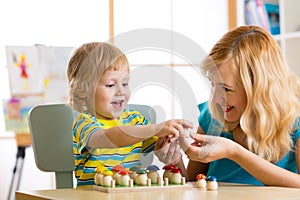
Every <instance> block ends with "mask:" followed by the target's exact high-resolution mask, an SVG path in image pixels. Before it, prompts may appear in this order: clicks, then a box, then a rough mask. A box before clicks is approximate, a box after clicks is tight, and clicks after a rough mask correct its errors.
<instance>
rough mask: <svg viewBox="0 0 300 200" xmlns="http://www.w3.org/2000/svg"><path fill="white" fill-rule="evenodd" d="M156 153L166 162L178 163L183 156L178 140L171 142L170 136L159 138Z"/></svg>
mask: <svg viewBox="0 0 300 200" xmlns="http://www.w3.org/2000/svg"><path fill="white" fill-rule="evenodd" d="M154 153H155V155H156V156H157V157H158V159H159V160H160V161H161V162H163V163H165V164H173V165H176V164H177V163H178V162H179V161H180V160H181V157H182V155H181V152H180V146H179V144H178V140H175V141H173V142H171V141H170V139H169V137H168V136H166V137H163V138H158V140H157V141H156V144H155V151H154Z"/></svg>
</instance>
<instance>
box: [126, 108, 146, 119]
mask: <svg viewBox="0 0 300 200" xmlns="http://www.w3.org/2000/svg"><path fill="white" fill-rule="evenodd" d="M128 116H134V117H143V115H142V114H141V113H140V112H139V111H137V110H134V109H124V111H123V113H122V114H121V118H126V117H128Z"/></svg>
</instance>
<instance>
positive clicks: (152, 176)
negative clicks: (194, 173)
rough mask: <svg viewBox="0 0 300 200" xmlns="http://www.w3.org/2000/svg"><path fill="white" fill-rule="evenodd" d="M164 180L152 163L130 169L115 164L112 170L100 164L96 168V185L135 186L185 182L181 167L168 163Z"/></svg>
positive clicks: (182, 183)
mask: <svg viewBox="0 0 300 200" xmlns="http://www.w3.org/2000/svg"><path fill="white" fill-rule="evenodd" d="M163 169H164V170H165V171H164V173H163V181H162V178H161V177H160V175H159V173H158V170H159V168H158V167H157V166H156V165H150V166H148V167H147V168H139V167H132V168H130V169H129V170H127V169H126V168H124V167H123V166H120V165H118V166H115V167H113V168H112V170H109V169H107V168H106V167H104V166H98V167H97V168H96V170H95V172H96V174H95V176H94V181H95V184H96V185H98V186H99V185H100V186H104V187H112V188H114V187H115V186H116V185H119V186H125V187H133V185H139V186H151V184H156V185H159V186H160V185H165V186H167V185H169V183H170V184H181V185H184V184H185V178H184V177H182V175H181V171H182V170H181V169H180V168H178V167H175V166H174V165H172V164H170V165H166V166H164V167H163Z"/></svg>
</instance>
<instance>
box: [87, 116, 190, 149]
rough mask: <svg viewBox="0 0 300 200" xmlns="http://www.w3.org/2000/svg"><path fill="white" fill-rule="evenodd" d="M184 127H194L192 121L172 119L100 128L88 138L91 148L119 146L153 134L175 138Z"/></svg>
mask: <svg viewBox="0 0 300 200" xmlns="http://www.w3.org/2000/svg"><path fill="white" fill-rule="evenodd" d="M182 127H186V128H192V127H193V125H192V123H191V122H188V121H185V120H181V119H172V120H168V121H166V122H163V123H160V124H151V125H147V126H116V127H112V128H109V129H100V130H98V131H96V132H95V133H93V134H92V135H91V136H90V138H89V140H88V147H89V148H93V149H94V148H118V147H124V146H128V145H131V144H135V143H137V142H140V141H144V140H146V139H148V138H150V137H152V136H158V137H169V138H170V140H174V139H176V138H177V137H178V135H179V131H180V129H182Z"/></svg>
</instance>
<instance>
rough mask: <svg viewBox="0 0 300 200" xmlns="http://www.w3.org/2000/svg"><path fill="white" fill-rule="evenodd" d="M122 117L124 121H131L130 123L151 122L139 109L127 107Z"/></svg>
mask: <svg viewBox="0 0 300 200" xmlns="http://www.w3.org/2000/svg"><path fill="white" fill-rule="evenodd" d="M120 119H121V120H122V121H123V123H130V124H132V123H133V124H144V125H146V124H149V123H150V121H149V120H148V119H147V118H145V116H143V115H142V114H141V113H140V112H139V111H137V110H133V109H125V110H124V111H123V113H122V114H121V116H120Z"/></svg>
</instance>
